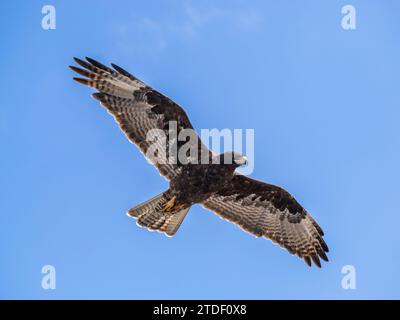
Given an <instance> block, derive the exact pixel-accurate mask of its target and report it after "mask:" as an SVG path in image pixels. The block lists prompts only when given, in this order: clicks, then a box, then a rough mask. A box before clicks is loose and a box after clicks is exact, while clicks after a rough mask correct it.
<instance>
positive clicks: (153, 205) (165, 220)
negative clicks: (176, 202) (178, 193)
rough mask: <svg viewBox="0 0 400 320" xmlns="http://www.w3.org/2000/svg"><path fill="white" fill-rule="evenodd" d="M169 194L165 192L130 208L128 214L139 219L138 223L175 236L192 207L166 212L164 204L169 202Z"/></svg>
mask: <svg viewBox="0 0 400 320" xmlns="http://www.w3.org/2000/svg"><path fill="white" fill-rule="evenodd" d="M168 200H169V198H168V195H167V194H166V193H165V192H164V193H161V194H159V195H157V196H155V197H154V198H151V199H150V200H147V201H145V202H143V203H142V204H139V205H137V206H136V207H134V208H132V209H129V210H128V212H127V214H128V216H130V217H134V218H136V219H137V222H136V223H137V224H138V225H139V226H141V227H145V228H148V229H150V230H157V231H160V232H163V233H165V234H166V235H167V236H170V237H171V236H173V235H174V234H175V233H176V232H177V231H178V229H179V227H180V225H181V224H182V221H183V219H185V217H186V214H187V213H188V211H189V209H190V207H188V208H184V209H181V210H177V211H172V212H165V211H163V206H164V204H165V203H166V202H168Z"/></svg>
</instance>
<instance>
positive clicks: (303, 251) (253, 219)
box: [203, 174, 328, 267]
mask: <svg viewBox="0 0 400 320" xmlns="http://www.w3.org/2000/svg"><path fill="white" fill-rule="evenodd" d="M203 205H204V206H205V207H206V208H208V209H210V210H212V211H214V212H215V213H217V214H218V215H220V216H221V217H222V218H224V219H227V220H229V221H231V222H234V223H236V224H238V225H239V226H240V227H242V228H243V229H244V230H246V231H248V232H250V233H252V234H253V235H255V236H257V237H261V236H264V237H266V238H268V239H271V240H272V241H273V242H275V243H277V244H279V245H280V246H282V247H283V248H286V249H287V250H288V251H289V252H290V253H292V254H295V255H297V256H298V257H300V258H303V259H304V260H305V262H306V263H307V264H308V265H311V260H312V261H313V262H314V263H315V264H316V265H317V266H318V267H320V266H321V263H320V260H319V258H322V259H323V260H325V261H328V258H327V256H326V254H325V252H328V246H327V245H326V243H325V241H324V240H323V238H322V237H323V235H324V234H323V231H322V229H321V228H320V227H319V226H318V224H317V223H316V222H315V221H314V219H313V218H312V217H311V216H310V215H309V214H308V213H307V212H306V210H305V209H304V208H303V207H302V206H300V204H299V203H298V202H297V201H296V200H295V199H294V198H293V197H292V196H291V195H290V194H289V193H288V192H287V191H285V190H284V189H282V188H280V187H277V186H274V185H270V184H266V183H263V182H261V181H257V180H253V179H250V178H248V177H245V176H243V175H240V174H237V175H235V177H234V178H233V179H232V181H231V182H230V183H228V184H227V185H226V186H225V187H224V189H223V190H221V191H220V192H218V193H217V194H215V195H213V196H212V197H210V198H209V199H208V200H207V201H205V202H204V203H203Z"/></svg>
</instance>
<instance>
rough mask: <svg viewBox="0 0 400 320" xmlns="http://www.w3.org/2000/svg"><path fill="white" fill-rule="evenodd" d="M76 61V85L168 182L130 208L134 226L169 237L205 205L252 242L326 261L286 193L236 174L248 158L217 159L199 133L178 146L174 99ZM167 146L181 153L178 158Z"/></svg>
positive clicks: (179, 117) (311, 226) (319, 236)
mask: <svg viewBox="0 0 400 320" xmlns="http://www.w3.org/2000/svg"><path fill="white" fill-rule="evenodd" d="M74 59H75V61H76V62H77V64H79V65H80V66H81V67H83V69H82V68H78V67H75V66H70V68H71V69H72V70H74V71H75V72H77V73H78V74H80V75H82V76H83V77H84V78H74V80H76V81H78V82H79V83H82V84H85V85H87V86H89V87H92V88H94V89H96V90H97V92H96V93H94V94H93V95H92V97H93V98H95V99H97V100H99V101H100V103H101V104H102V105H103V106H104V107H105V108H106V109H107V110H108V111H109V113H110V114H111V115H113V116H114V118H115V120H116V121H117V123H118V124H119V126H120V128H121V130H122V131H123V132H124V133H125V134H126V136H127V138H128V139H129V140H130V141H131V142H133V143H135V144H136V145H137V146H138V147H139V148H140V150H141V151H142V152H143V153H144V155H145V156H147V157H148V158H149V160H150V161H151V162H152V163H153V164H154V165H155V166H156V167H157V168H158V170H159V172H160V174H161V175H163V176H164V177H165V178H166V179H168V180H169V181H170V187H169V189H168V190H167V191H165V192H163V193H161V194H159V195H157V196H155V197H154V198H152V199H150V200H148V201H146V202H144V203H142V204H140V205H138V206H136V207H134V208H132V209H130V210H129V211H128V215H129V216H131V217H134V218H136V219H137V223H138V225H140V226H142V227H146V228H148V229H151V230H157V231H160V232H164V233H165V234H166V235H168V236H173V235H174V234H175V233H176V231H177V230H178V228H179V227H180V225H181V223H182V221H183V219H184V218H185V216H186V214H187V212H188V211H189V209H190V207H191V206H192V205H194V204H202V205H203V206H204V207H206V208H208V209H210V210H212V211H214V212H215V213H217V214H218V215H220V216H221V217H222V218H224V219H227V220H229V221H231V222H233V223H236V224H237V225H239V226H240V227H241V228H243V229H244V230H246V231H248V232H250V233H251V234H253V235H255V236H256V237H261V236H264V237H265V238H268V239H271V240H272V241H273V242H275V243H278V244H279V245H280V246H282V247H283V248H286V249H287V250H288V251H289V252H290V253H292V254H295V255H297V256H298V257H300V258H303V259H304V260H305V262H306V263H307V264H308V265H309V266H311V261H313V262H314V263H315V264H316V265H317V266H318V267H321V263H320V259H319V258H321V259H323V260H325V261H328V258H327V256H326V253H325V252H328V246H327V245H326V243H325V241H324V240H323V235H324V233H323V231H322V229H321V228H320V227H319V225H318V224H317V223H316V222H315V221H314V219H313V218H312V217H311V216H310V215H309V214H308V213H307V211H306V210H305V209H304V208H303V207H302V206H301V205H300V204H299V203H298V202H297V201H296V200H295V199H294V198H293V197H292V196H291V195H290V194H289V193H288V192H287V191H285V190H284V189H282V188H280V187H277V186H274V185H271V184H267V183H264V182H261V181H257V180H253V179H251V178H248V177H245V176H243V175H241V174H238V173H236V172H235V169H236V168H237V167H239V166H241V165H243V164H244V163H245V160H246V159H245V157H243V156H242V155H240V154H237V153H235V152H227V153H224V154H221V155H214V154H213V153H212V152H211V151H210V150H208V148H207V147H206V146H205V145H204V144H203V143H202V142H201V140H200V138H199V137H198V136H197V135H196V138H197V139H192V140H193V141H192V140H189V141H186V140H185V141H180V140H179V139H177V138H176V136H179V134H180V133H181V132H184V131H185V130H193V127H192V125H191V123H190V121H189V118H188V116H187V115H186V113H185V111H184V110H183V109H182V108H181V107H180V106H178V105H177V104H176V103H175V102H173V101H172V100H171V99H169V98H168V97H166V96H164V95H162V94H161V93H159V92H157V91H156V90H154V89H152V88H151V87H149V86H148V85H146V84H145V83H143V82H142V81H140V80H138V79H137V78H136V77H134V76H133V75H131V74H130V73H128V72H127V71H125V70H124V69H122V68H121V67H119V66H117V65H115V64H112V67H113V69H111V68H109V67H107V66H104V65H103V64H101V63H99V62H97V61H95V60H93V59H90V58H86V61H83V60H80V59H77V58H74ZM171 123H173V124H175V127H176V132H175V134H176V136H174V137H173V136H172V134H171V132H172V131H171ZM149 133H152V134H153V135H152V139H149V136H151V135H150V134H149ZM164 138H166V139H164ZM163 139H164V140H163ZM160 141H164V144H163V145H162V144H161V143H160ZM154 144H156V145H157V146H161V147H164V150H166V151H165V153H164V154H163V156H164V158H163V159H164V160H166V161H159V159H160V155H159V154H157V155H155V154H154V155H155V157H152V156H149V152H150V151H151V148H152V146H154ZM188 144H189V148H188ZM171 148H172V149H173V148H175V150H176V151H177V154H181V155H182V154H183V155H184V156H183V157H182V156H180V157H177V156H176V155H175V154H173V153H171V151H170V150H172V149H171ZM183 148H186V149H185V150H184V149H183ZM187 150H191V151H193V150H195V151H196V152H186V151H187ZM181 151H185V152H181ZM157 153H158V152H157ZM172 160H173V161H172Z"/></svg>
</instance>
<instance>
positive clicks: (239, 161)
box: [235, 156, 247, 166]
mask: <svg viewBox="0 0 400 320" xmlns="http://www.w3.org/2000/svg"><path fill="white" fill-rule="evenodd" d="M235 162H236V164H238V165H240V166H241V165H244V164H247V158H246V157H245V156H242V157H241V158H239V159H236V160H235Z"/></svg>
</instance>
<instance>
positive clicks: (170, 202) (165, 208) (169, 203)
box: [163, 196, 176, 212]
mask: <svg viewBox="0 0 400 320" xmlns="http://www.w3.org/2000/svg"><path fill="white" fill-rule="evenodd" d="M175 200H176V196H173V197H172V198H171V199H170V200H168V201H167V202H166V203H165V204H164V206H163V211H165V212H171V211H172V208H173V207H174V205H175Z"/></svg>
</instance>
